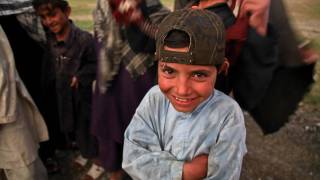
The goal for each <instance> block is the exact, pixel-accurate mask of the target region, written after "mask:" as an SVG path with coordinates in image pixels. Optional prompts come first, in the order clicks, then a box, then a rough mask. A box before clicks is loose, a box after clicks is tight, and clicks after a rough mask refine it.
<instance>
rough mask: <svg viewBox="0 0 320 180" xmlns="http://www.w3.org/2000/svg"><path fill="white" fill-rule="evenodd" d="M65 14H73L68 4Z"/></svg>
mask: <svg viewBox="0 0 320 180" xmlns="http://www.w3.org/2000/svg"><path fill="white" fill-rule="evenodd" d="M65 14H66V15H67V16H68V17H69V16H70V14H71V7H70V6H68V7H67V8H66V10H65Z"/></svg>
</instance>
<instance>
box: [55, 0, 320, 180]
mask: <svg viewBox="0 0 320 180" xmlns="http://www.w3.org/2000/svg"><path fill="white" fill-rule="evenodd" d="M315 1H317V0H285V2H286V4H287V9H288V10H289V14H290V16H291V17H292V24H293V25H294V26H295V28H296V29H297V30H298V31H299V33H301V34H302V35H303V36H305V37H308V38H314V37H319V36H320V33H319V31H318V27H319V26H320V20H318V19H314V18H308V19H307V20H306V19H305V17H306V16H308V15H307V11H308V10H307V9H308V8H307V7H308V6H312V3H313V2H315ZM318 66H319V65H318ZM245 119H246V127H247V146H248V154H247V155H246V156H245V159H244V163H243V169H242V174H241V180H287V179H288V180H300V179H303V180H319V179H320V107H317V106H316V105H313V104H308V103H301V104H300V106H299V108H298V109H297V111H296V112H295V114H294V115H292V117H291V118H290V119H291V120H290V122H289V123H287V124H286V125H285V126H284V127H283V128H282V129H280V130H279V131H278V132H276V133H273V134H270V135H263V134H262V131H261V130H260V129H259V127H258V126H257V124H256V123H255V122H254V120H253V119H252V118H251V117H250V115H248V114H247V113H245ZM72 156H73V154H72V153H68V152H67V153H65V154H64V156H62V161H63V162H62V164H63V165H64V166H65V168H64V171H63V172H62V173H61V174H57V175H52V176H50V179H51V180H58V179H59V180H61V179H80V177H81V175H82V174H83V172H76V171H73V170H70V167H69V163H70V160H71V158H70V157H72ZM101 179H107V175H104V176H103V177H102V178H101Z"/></svg>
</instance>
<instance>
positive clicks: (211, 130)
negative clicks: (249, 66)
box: [122, 9, 247, 179]
mask: <svg viewBox="0 0 320 180" xmlns="http://www.w3.org/2000/svg"><path fill="white" fill-rule="evenodd" d="M156 41H157V44H156V57H157V59H158V61H159V62H158V85H157V86H155V87H153V88H152V89H151V90H150V91H149V92H148V93H147V95H146V96H145V97H144V99H143V100H142V102H141V103H140V105H139V107H138V108H137V110H136V113H135V115H134V116H133V119H132V121H131V123H130V125H129V126H128V128H127V129H126V132H125V142H124V153H123V163H122V167H123V168H124V170H125V171H126V172H127V173H128V174H129V175H130V176H131V177H132V178H133V179H204V178H205V179H239V177H240V171H241V165H242V159H243V156H244V155H245V153H246V151H247V150H246V145H245V136H246V131H245V125H244V120H243V113H242V111H241V109H240V107H239V105H238V104H237V103H236V102H235V101H234V100H233V99H231V98H230V97H228V96H226V95H225V94H223V93H221V92H220V91H218V90H215V89H214V85H215V81H216V78H217V75H218V74H219V73H223V72H225V71H227V68H228V64H227V61H226V59H225V58H224V51H225V32H224V25H223V23H222V21H221V20H220V18H219V17H218V16H217V15H216V14H214V13H212V12H209V11H206V10H199V9H185V10H179V11H176V12H173V13H172V14H170V15H168V17H166V18H165V19H164V20H163V22H162V23H161V24H160V25H159V31H158V34H157V38H156Z"/></svg>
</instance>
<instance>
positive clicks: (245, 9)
mask: <svg viewBox="0 0 320 180" xmlns="http://www.w3.org/2000/svg"><path fill="white" fill-rule="evenodd" d="M269 8H270V0H243V2H242V5H241V9H240V14H239V17H240V18H244V17H245V16H248V18H249V25H250V26H251V27H252V28H254V29H255V30H256V31H257V33H258V34H260V35H261V36H265V35H266V34H267V26H268V21H269Z"/></svg>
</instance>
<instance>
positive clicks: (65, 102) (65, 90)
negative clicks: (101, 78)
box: [33, 0, 98, 172]
mask: <svg viewBox="0 0 320 180" xmlns="http://www.w3.org/2000/svg"><path fill="white" fill-rule="evenodd" d="M33 7H34V8H35V10H36V13H37V15H38V16H40V18H41V22H42V24H43V26H44V27H45V28H46V29H47V30H48V31H47V40H48V45H47V46H48V52H49V53H48V58H47V59H45V63H46V65H45V71H46V73H47V74H46V75H47V77H45V78H46V79H48V81H49V82H46V83H48V84H50V85H51V87H55V92H56V94H57V104H58V105H57V108H58V114H59V120H60V128H61V131H62V132H63V133H64V134H65V135H66V136H68V137H69V138H68V139H73V136H74V139H75V141H76V143H77V146H78V147H79V150H80V154H81V156H83V157H81V156H78V157H77V158H76V159H75V162H74V163H75V164H76V165H79V166H82V167H84V166H85V164H86V163H87V159H89V158H90V159H93V158H96V157H97V153H98V152H97V151H98V150H97V142H96V139H95V138H94V137H93V136H92V135H91V133H90V116H91V95H92V82H93V81H94V79H95V73H96V49H95V41H94V38H93V36H92V34H90V33H89V32H86V31H83V30H81V29H80V28H78V27H77V26H76V25H75V24H74V23H73V22H72V20H71V19H70V18H69V17H70V14H71V7H70V6H69V3H68V1H66V0H34V1H33ZM52 84H54V85H52ZM45 90H46V91H50V90H51V89H49V88H47V89H45ZM55 100H56V99H54V100H53V101H55ZM51 123H52V122H51ZM49 128H54V127H50V126H49ZM52 131H57V130H56V129H52ZM68 143H71V142H68ZM85 158H86V159H85ZM92 167H95V166H92ZM91 169H92V168H91ZM93 169H98V168H93ZM89 172H90V171H89Z"/></svg>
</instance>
